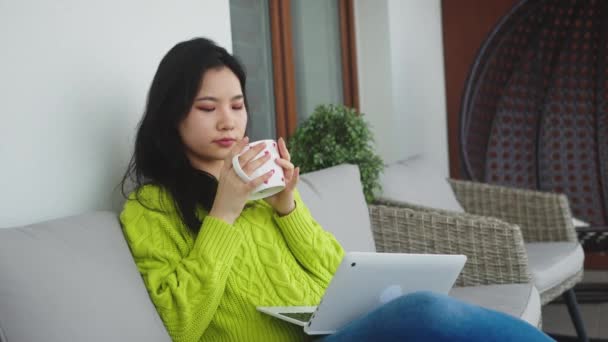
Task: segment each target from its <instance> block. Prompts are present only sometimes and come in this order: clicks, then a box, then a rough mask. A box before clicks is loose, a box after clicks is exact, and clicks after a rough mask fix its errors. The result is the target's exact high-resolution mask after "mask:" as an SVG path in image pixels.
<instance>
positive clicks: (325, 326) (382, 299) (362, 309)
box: [257, 252, 467, 335]
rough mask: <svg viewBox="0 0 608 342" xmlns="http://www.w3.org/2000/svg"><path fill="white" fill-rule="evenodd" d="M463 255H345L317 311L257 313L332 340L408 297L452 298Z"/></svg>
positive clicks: (305, 308) (314, 308) (286, 309)
mask: <svg viewBox="0 0 608 342" xmlns="http://www.w3.org/2000/svg"><path fill="white" fill-rule="evenodd" d="M466 260H467V257H466V256H464V255H440V254H399V253H363V252H349V253H346V255H345V256H344V259H342V262H341V264H340V266H339V267H338V270H337V271H336V273H335V274H334V277H333V279H332V280H331V282H330V283H329V286H328V287H327V289H326V290H325V294H324V295H323V298H322V299H321V302H320V303H319V305H318V306H259V307H257V310H258V311H261V312H264V313H266V314H269V315H271V316H274V317H276V318H279V319H282V320H285V321H287V322H290V323H293V324H297V325H300V326H302V327H304V332H306V333H307V334H309V335H322V334H332V333H334V332H336V331H338V330H339V329H340V328H342V327H343V326H345V325H346V324H348V323H350V322H351V321H353V320H355V319H357V318H359V317H361V316H363V315H364V314H366V313H368V312H370V311H372V310H374V309H375V308H377V307H379V306H381V305H383V304H385V303H387V302H389V301H391V300H393V299H395V298H397V297H399V296H402V295H405V294H408V293H412V292H416V291H433V292H436V293H442V294H447V293H448V291H450V289H451V288H452V286H453V285H454V282H455V281H456V278H457V277H458V274H460V271H461V270H462V268H463V267H464V264H465V262H466Z"/></svg>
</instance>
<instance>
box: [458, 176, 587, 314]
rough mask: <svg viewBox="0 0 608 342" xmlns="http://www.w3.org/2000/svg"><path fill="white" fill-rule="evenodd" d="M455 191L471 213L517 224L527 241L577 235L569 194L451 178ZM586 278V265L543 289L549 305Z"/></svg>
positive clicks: (566, 239) (569, 238) (574, 238)
mask: <svg viewBox="0 0 608 342" xmlns="http://www.w3.org/2000/svg"><path fill="white" fill-rule="evenodd" d="M449 182H450V184H451V185H452V188H453V189H454V193H455V194H456V197H457V198H458V200H459V202H460V203H461V205H462V206H463V207H464V209H465V211H466V212H467V213H471V214H476V215H483V216H489V217H495V218H498V219H501V220H504V221H506V222H510V223H513V224H517V225H518V226H519V227H520V228H521V232H522V234H523V237H524V240H525V241H526V242H527V243H532V242H560V241H562V242H572V243H575V244H577V236H576V232H575V230H574V226H573V224H572V214H571V213H570V208H569V206H568V200H567V198H566V196H565V195H561V194H553V193H545V192H539V191H531V190H523V189H514V188H508V187H503V186H496V185H488V184H482V183H476V182H469V181H458V180H450V181H449ZM582 279H583V268H582V265H581V268H580V270H579V271H578V272H576V273H574V274H572V275H570V276H568V277H565V278H564V279H562V280H561V282H559V283H557V284H555V285H554V286H552V287H550V288H548V289H544V288H539V291H540V295H541V301H542V303H543V304H546V303H548V302H550V301H552V300H553V299H555V298H557V297H558V296H560V295H561V294H563V293H564V292H566V291H571V289H572V288H573V287H574V285H576V284H577V283H579V282H580V281H581V280H582Z"/></svg>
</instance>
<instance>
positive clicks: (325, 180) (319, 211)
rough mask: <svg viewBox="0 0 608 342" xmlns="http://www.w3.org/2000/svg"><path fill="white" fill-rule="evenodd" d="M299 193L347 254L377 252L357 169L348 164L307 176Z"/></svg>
mask: <svg viewBox="0 0 608 342" xmlns="http://www.w3.org/2000/svg"><path fill="white" fill-rule="evenodd" d="M298 190H299V191H300V195H301V196H302V199H303V200H304V203H306V206H307V207H308V208H309V209H310V212H311V214H312V216H313V217H314V218H315V219H316V220H317V222H319V224H321V226H323V228H325V230H327V231H329V232H331V233H332V234H334V236H335V237H336V239H337V240H338V241H339V242H340V243H341V244H342V247H343V248H344V249H345V250H346V251H357V252H373V251H375V250H376V247H375V244H374V237H373V235H372V231H371V224H370V220H369V210H368V208H367V203H366V202H365V197H364V196H363V187H362V185H361V178H360V176H359V168H358V167H357V166H355V165H346V164H345V165H339V166H334V167H330V168H327V169H323V170H320V171H315V172H310V173H306V174H303V175H302V176H301V179H300V183H299V184H298Z"/></svg>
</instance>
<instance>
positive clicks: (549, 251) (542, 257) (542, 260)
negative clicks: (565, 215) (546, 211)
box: [526, 242, 585, 293]
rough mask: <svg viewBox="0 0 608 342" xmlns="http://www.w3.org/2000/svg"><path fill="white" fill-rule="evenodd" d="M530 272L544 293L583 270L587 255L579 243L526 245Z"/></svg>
mask: <svg viewBox="0 0 608 342" xmlns="http://www.w3.org/2000/svg"><path fill="white" fill-rule="evenodd" d="M526 251H527V252H528V260H529V262H530V272H532V276H533V277H534V283H535V285H536V287H537V288H538V290H539V291H540V292H541V293H543V292H544V291H546V290H549V289H551V288H553V287H554V286H557V285H559V284H560V283H562V282H563V281H564V280H566V279H568V278H570V277H572V276H574V275H575V274H576V273H578V272H579V271H581V270H582V269H583V263H584V261H585V254H584V252H583V249H582V247H581V245H580V244H579V243H578V242H538V243H526Z"/></svg>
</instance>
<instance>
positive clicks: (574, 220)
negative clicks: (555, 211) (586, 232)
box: [572, 217, 589, 227]
mask: <svg viewBox="0 0 608 342" xmlns="http://www.w3.org/2000/svg"><path fill="white" fill-rule="evenodd" d="M572 224H573V225H574V226H575V227H589V223H587V222H585V221H583V220H579V219H577V218H576V217H573V218H572Z"/></svg>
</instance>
